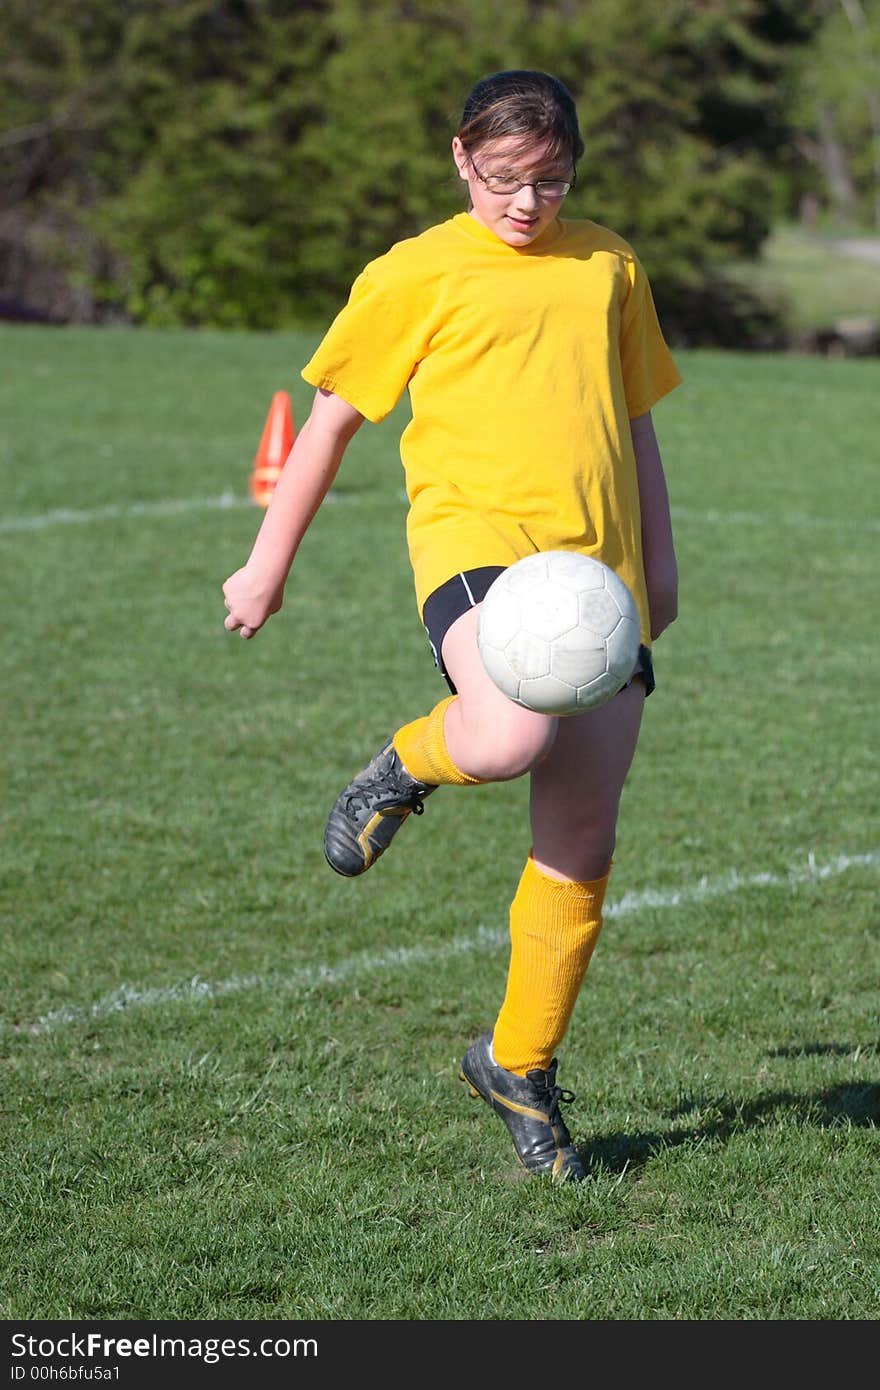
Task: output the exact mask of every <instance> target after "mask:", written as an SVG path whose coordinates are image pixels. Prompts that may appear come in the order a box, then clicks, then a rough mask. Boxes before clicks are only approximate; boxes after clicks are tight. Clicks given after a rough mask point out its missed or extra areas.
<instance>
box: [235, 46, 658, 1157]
mask: <svg viewBox="0 0 880 1390" xmlns="http://www.w3.org/2000/svg"><path fill="white" fill-rule="evenodd" d="M582 153H583V143H582V140H581V137H580V133H579V129H578V120H577V113H576V110H575V107H574V103H573V101H572V98H571V95H570V93H569V92H568V90H567V89H566V87H564V86H563V84H562V83H561V82H559V81H558V80H557V79H556V78H554V77H551V76H550V75H549V74H547V73H543V72H534V71H512V72H500V73H495V74H493V75H492V76H490V77H487V78H485V79H483V80H482V81H480V82H478V83H477V85H476V86H475V87H474V88H473V90H472V91H471V93H470V95H469V97H468V99H467V102H466V104H465V108H464V113H463V117H462V122H461V125H460V127H459V129H458V132H457V134H456V135H455V137H454V139H453V141H452V155H453V159H454V160H455V165H456V168H457V170H458V173H459V175H460V177H461V179H462V180H463V181H464V183H465V184H466V185H467V190H468V194H469V208H468V211H467V212H463V213H459V214H457V215H456V216H454V217H452V218H450V219H449V220H448V221H445V222H442V223H440V224H439V225H437V226H434V227H431V228H430V229H429V230H428V231H426V232H424V233H422V235H421V236H417V237H413V238H410V239H407V240H405V241H402V242H399V243H397V244H396V245H395V246H393V247H392V248H391V250H390V251H389V252H387V254H385V255H384V256H380V257H379V258H378V259H376V260H374V261H372V262H371V263H370V264H369V265H368V266H367V267H366V268H365V270H364V271H363V272H362V273H361V275H360V276H358V278H357V280H356V281H355V283H354V285H353V287H352V290H351V295H350V297H349V300H348V304H347V305H346V307H345V308H344V309H342V311H341V312H340V314H339V315H338V317H337V318H336V320H335V322H334V323H333V324H332V325H331V327H330V329H329V331H328V333H327V335H326V337H325V338H324V340H323V342H322V343H321V344H320V346H319V347H318V349H317V351H316V352H315V354H314V356H313V357H312V359H311V361H310V362H309V363H308V364H307V365H306V367H305V368H304V369H303V372H302V375H303V377H304V378H305V380H306V381H308V382H309V383H310V384H311V385H313V386H315V387H316V388H317V391H316V396H315V400H314V405H313V407H312V411H311V414H310V416H309V418H308V420H307V421H306V423H305V425H304V426H303V428H302V429H301V430H300V433H299V435H298V437H297V439H296V442H295V444H294V447H293V451H292V453H291V456H290V463H289V465H288V466H287V467H285V468H284V469H283V471H282V473H281V477H280V479H279V482H278V484H277V487H276V489H275V492H274V495H273V497H272V501H271V504H270V506H269V508H268V510H267V512H266V515H265V518H264V520H263V523H262V526H261V527H260V531H259V534H258V536H257V539H256V541H255V543H254V547H253V550H252V552H251V555H250V558H249V560H248V562H247V564H246V565H245V566H244V568H243V569H240V570H238V571H236V573H235V574H233V575H232V576H231V577H230V578H229V579H228V580H227V581H226V583H225V585H224V586H223V592H224V595H225V603H226V608H227V609H228V616H227V617H226V620H225V626H226V628H227V629H228V630H229V631H230V632H231V631H237V632H239V634H240V635H241V636H242V637H244V638H250V637H253V635H254V633H255V632H257V631H258V630H259V629H260V627H262V625H263V623H265V621H266V619H267V618H268V617H269V616H270V614H272V613H275V612H277V610H278V609H279V608H280V607H281V601H282V594H283V589H284V585H285V582H286V579H287V575H288V572H289V570H290V566H291V564H292V562H293V559H294V556H295V555H296V551H297V548H298V546H299V544H300V541H301V540H302V538H303V535H304V534H305V532H306V529H307V527H308V525H309V523H310V522H311V520H312V517H313V516H314V515H315V512H316V511H317V509H318V507H319V505H320V503H321V501H322V500H323V498H324V496H325V494H326V492H327V490H328V488H329V487H330V485H331V483H332V482H333V479H334V477H335V475H336V472H337V469H338V467H339V464H340V462H341V459H342V456H343V453H344V451H345V448H346V446H347V444H348V443H349V441H350V440H351V438H352V436H353V435H354V433H355V431H356V430H357V429H358V428H359V427H360V425H361V424H362V423H363V421H364V419H368V420H372V421H379V420H382V419H383V418H384V417H385V416H386V415H387V414H388V413H389V411H391V409H392V408H393V407H394V405H395V404H396V403H397V401H398V400H399V398H400V396H401V394H402V393H403V391H404V389H405V388H408V389H409V394H410V399H411V405H412V420H411V422H410V423H409V424H408V425H407V427H406V429H405V431H404V433H403V436H402V440H401V456H402V460H403V465H404V469H405V473H406V483H407V493H408V497H409V502H410V508H409V512H408V516H407V539H408V545H409V553H410V558H411V561H412V565H413V572H414V577H415V589H416V599H417V603H418V607H419V611H420V613H421V615H422V619H423V622H424V624H425V627H426V629H427V633H428V637H429V640H430V643H431V646H432V648H433V651H434V656H435V660H436V662H437V665H438V667H439V669H440V671H441V672H442V674H443V675H444V677H445V678H446V681H447V684H448V686H449V689H450V692H451V693H450V694H449V695H448V696H447V697H446V698H445V699H443V700H442V701H441V702H440V703H439V704H438V705H437V706H436V707H435V708H434V709H433V710H431V712H430V713H429V714H427V715H425V716H423V717H422V718H419V719H416V720H414V721H413V722H412V723H409V724H406V725H404V726H403V727H402V728H400V729H398V730H397V732H396V733H395V734H394V736H393V738H392V739H391V740H390V741H389V742H388V743H386V744H385V745H384V747H382V748H381V749H380V750H379V752H378V753H377V754H376V755H375V756H374V757H373V759H372V760H371V761H370V763H368V765H367V766H366V767H365V768H364V769H363V770H362V771H361V772H360V773H358V775H357V776H356V777H355V778H354V779H353V780H352V782H350V783H349V785H348V786H347V787H346V788H345V790H344V791H343V792H342V793H341V795H340V796H339V797H338V798H337V800H336V802H335V804H334V806H333V808H332V810H331V812H330V816H329V820H328V822H327V828H326V831H325V836H324V852H325V855H326V858H327V860H328V862H329V863H330V865H331V867H332V868H334V869H335V870H336V871H337V872H338V873H340V874H344V875H346V876H348V877H353V876H356V875H359V874H361V873H363V872H365V870H367V869H368V868H370V866H371V865H372V864H374V863H375V861H376V859H377V858H378V857H379V856H380V855H381V854H382V853H384V851H385V850H386V849H387V848H388V846H389V844H390V843H391V840H392V837H393V836H394V835H395V834H396V832H397V831H398V830H399V829H400V826H401V825H402V824H403V822H404V820H405V819H406V818H407V817H408V816H409V814H410V812H416V813H417V814H421V812H422V811H423V810H424V802H425V799H426V798H427V797H428V796H430V795H431V793H432V792H434V791H435V790H436V788H437V787H439V786H474V785H477V784H479V783H482V782H494V781H505V780H507V779H510V778H513V777H519V776H521V775H522V774H523V773H525V772H528V773H529V775H530V778H531V801H530V819H531V849H530V852H529V855H528V858H527V861H526V865H525V868H524V870H523V874H522V877H521V879H520V881H519V885H518V887H517V889H516V893H515V896H514V898H513V902H512V905H511V908H510V938H511V954H510V963H509V970H508V980H507V990H506V994H505V997H504V1001H503V1003H502V1005H501V1009H500V1012H499V1014H498V1016H497V1018H496V1020H495V1024H494V1028H493V1029H491V1030H490V1031H488V1032H486V1033H485V1034H483V1036H482V1037H480V1038H478V1039H477V1040H476V1041H475V1042H474V1043H473V1044H472V1045H471V1047H470V1048H469V1049H468V1051H467V1052H466V1054H465V1056H464V1059H463V1061H462V1064H461V1073H460V1075H461V1078H462V1080H464V1081H466V1082H467V1083H468V1085H469V1087H470V1090H471V1094H472V1095H474V1096H475V1097H482V1098H483V1099H484V1100H485V1101H486V1102H487V1103H488V1104H489V1105H490V1106H491V1107H492V1108H493V1109H494V1110H495V1111H496V1113H497V1114H498V1115H499V1116H500V1117H501V1118H502V1119H503V1120H504V1122H505V1124H506V1125H507V1127H508V1129H509V1131H510V1134H511V1136H512V1138H513V1143H514V1147H515V1150H516V1153H517V1156H518V1158H519V1159H520V1161H521V1162H522V1163H523V1164H524V1165H525V1167H526V1168H528V1169H529V1170H531V1171H533V1172H539V1173H546V1174H549V1175H550V1176H551V1177H552V1178H553V1179H554V1180H565V1179H581V1178H583V1177H584V1170H583V1167H582V1165H581V1162H580V1160H579V1158H578V1156H577V1153H576V1152H575V1149H574V1147H573V1145H572V1142H571V1138H570V1136H569V1133H568V1130H567V1128H566V1126H565V1124H564V1122H563V1120H562V1118H561V1116H560V1112H559V1102H560V1100H566V1101H568V1100H572V1099H574V1097H573V1096H572V1095H571V1094H570V1092H565V1091H563V1090H562V1089H561V1088H560V1087H559V1086H558V1085H557V1084H556V1068H557V1062H556V1057H555V1052H556V1048H557V1046H558V1044H559V1043H560V1042H561V1040H562V1038H563V1036H564V1034H565V1031H566V1028H567V1026H568V1022H569V1019H570V1017H571V1012H572V1009H573V1007H574V1003H575V1000H576V998H577V995H578V992H579V989H580V987H581V983H582V981H583V978H584V974H585V972H586V969H587V966H588V964H589V961H590V957H591V955H592V952H593V948H594V946H595V944H596V939H597V937H598V935H599V931H600V928H601V924H602V903H603V899H604V896H605V889H606V886H607V882H608V874H609V871H610V867H611V855H612V851H613V849H614V843H615V825H616V820H617V812H618V803H619V800H620V794H621V791H622V788H623V783H624V779H625V777H626V774H627V772H628V770H629V767H630V763H631V761H632V757H633V753H634V751H635V746H636V740H637V738H638V733H639V725H640V722H641V718H642V708H643V705H644V701H645V697H646V695H647V694H649V693H650V692H651V690H652V689H653V687H654V676H653V668H652V663H651V650H650V649H651V643H652V642H653V641H654V639H655V638H656V637H657V636H658V635H659V634H660V633H661V632H662V631H663V629H664V628H665V627H666V626H667V624H668V623H670V622H671V621H672V620H673V619H674V617H675V616H676V602H677V599H676V591H677V572H676V562H675V554H674V549H673V542H672V530H671V525H670V518H669V504H668V498H667V491H666V483H665V479H664V475H663V466H662V463H661V459H660V454H659V450H658V446H657V442H656V438H655V435H654V429H653V426H652V422H651V413H650V412H651V408H652V406H653V405H654V404H655V402H656V401H657V400H659V399H660V398H661V397H662V396H664V395H665V394H666V393H667V392H668V391H670V390H671V389H672V388H673V387H674V386H676V385H677V384H678V382H679V380H680V377H679V375H678V372H677V370H676V368H675V366H674V364H673V362H672V359H671V357H670V354H669V351H668V349H667V347H666V344H665V342H664V340H663V337H662V334H661V331H660V328H659V325H658V322H657V317H656V313H655V310H654V305H653V300H652V297H651V291H650V288H649V286H648V282H647V280H646V277H645V273H644V271H643V269H642V267H641V265H640V264H639V261H638V259H637V258H636V256H635V255H634V253H633V251H632V248H631V247H630V246H629V245H628V244H627V243H626V242H625V241H623V240H622V239H621V238H620V237H619V236H616V235H615V234H614V233H613V232H611V231H608V230H607V229H606V228H604V227H601V226H599V225H597V224H596V223H594V222H591V221H562V220H561V218H560V216H559V214H560V211H561V208H562V206H563V202H564V199H565V196H566V194H567V193H568V191H569V189H570V188H571V187H572V185H573V184H574V182H575V178H576V166H577V161H578V159H579V157H580V156H581V154H582ZM554 549H555V550H565V549H568V550H579V551H583V552H584V553H586V554H589V555H596V556H598V557H599V558H600V559H601V560H603V561H604V562H605V563H606V564H608V565H610V566H611V568H612V569H614V570H615V571H616V572H617V573H618V574H619V575H620V576H621V578H622V579H624V580H625V582H626V583H627V584H628V585H629V587H630V589H631V591H632V593H633V594H634V596H635V598H636V601H637V604H638V607H639V611H640V615H641V622H642V643H643V645H642V648H641V651H640V656H639V660H638V662H637V663H636V667H635V670H634V672H633V677H632V679H631V680H630V682H629V684H628V685H627V686H626V687H625V688H624V689H623V690H622V691H621V692H620V693H619V694H617V695H616V696H614V698H613V699H612V700H610V701H609V702H608V703H606V704H605V705H603V706H601V707H600V708H599V709H597V710H593V711H590V712H589V713H587V714H582V715H577V716H574V717H571V718H567V719H561V720H560V719H556V718H552V717H550V716H547V715H542V714H537V713H534V712H532V711H530V710H526V709H522V708H520V706H518V705H515V704H514V703H513V702H512V701H510V700H508V699H507V698H506V697H505V696H504V695H502V694H501V692H500V691H499V690H498V689H497V688H496V687H495V685H494V684H493V683H492V681H491V680H490V678H489V676H488V675H487V673H486V671H485V669H484V668H483V665H482V662H481V660H480V657H479V653H478V650H477V644H476V633H477V623H478V618H479V608H480V602H481V600H482V599H483V597H484V596H485V594H486V591H487V589H488V587H489V585H490V584H491V582H492V580H493V579H494V578H495V576H496V575H497V574H499V573H500V572H501V570H503V569H504V568H505V567H506V566H508V565H510V564H512V563H513V562H514V561H515V560H518V559H520V558H521V557H522V556H524V555H528V554H531V553H533V552H534V551H540V550H554Z"/></svg>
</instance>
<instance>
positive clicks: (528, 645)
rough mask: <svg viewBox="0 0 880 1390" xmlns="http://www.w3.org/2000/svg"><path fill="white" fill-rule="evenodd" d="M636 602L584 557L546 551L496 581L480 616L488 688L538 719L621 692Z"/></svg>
mask: <svg viewBox="0 0 880 1390" xmlns="http://www.w3.org/2000/svg"><path fill="white" fill-rule="evenodd" d="M639 640H640V623H639V614H638V609H637V608H636V603H635V599H634V598H633V596H632V594H631V593H630V591H629V589H628V587H627V586H626V584H624V582H623V580H622V579H621V578H620V577H619V576H618V575H616V574H615V573H614V571H613V570H611V569H609V568H608V566H607V565H605V564H603V563H602V561H601V560H596V559H594V558H593V557H592V556H589V555H581V554H580V553H579V552H577V551H573V550H545V551H540V552H539V553H538V554H536V555H527V556H526V558H525V559H524V560H518V561H517V562H516V564H513V565H511V566H510V567H509V568H508V569H506V570H504V572H503V573H502V574H499V576H498V578H497V579H496V580H495V581H494V583H493V584H492V586H491V588H490V589H489V591H488V593H487V594H486V597H485V599H484V600H483V606H482V608H481V609H480V618H479V628H478V630H477V645H478V647H479V649H480V656H481V657H482V660H483V665H484V666H485V668H486V670H487V671H488V672H489V675H490V676H491V677H492V680H493V681H494V682H495V684H496V685H497V686H498V688H499V690H501V691H503V692H504V694H505V695H507V696H508V697H509V698H510V699H511V700H513V701H515V703H516V704H518V705H522V706H523V707H524V708H525V709H531V710H537V711H538V712H539V713H540V714H554V715H572V714H583V713H584V712H585V711H586V710H591V709H596V708H598V706H599V705H603V704H604V703H605V701H606V700H610V699H611V697H612V695H616V694H617V692H618V690H620V689H622V687H623V686H624V685H626V682H627V681H628V680H629V678H630V676H631V675H632V671H633V667H634V666H635V663H636V658H637V656H638V654H639Z"/></svg>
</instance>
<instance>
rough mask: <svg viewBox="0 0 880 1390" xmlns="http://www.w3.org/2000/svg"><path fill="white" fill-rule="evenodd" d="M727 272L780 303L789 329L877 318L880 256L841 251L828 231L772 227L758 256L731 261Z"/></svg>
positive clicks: (856, 236) (803, 329) (879, 315)
mask: <svg viewBox="0 0 880 1390" xmlns="http://www.w3.org/2000/svg"><path fill="white" fill-rule="evenodd" d="M842 239H843V240H845V238H842ZM853 239H854V240H858V239H859V234H858V233H854V234H853ZM861 239H862V240H867V238H866V236H865V235H864V234H862V237H861ZM729 274H730V275H731V277H732V278H734V279H736V280H739V281H741V282H742V283H743V284H745V285H748V286H749V287H750V288H751V289H753V290H755V291H757V292H758V293H759V294H760V295H761V296H762V297H764V298H765V299H767V300H768V301H769V302H770V303H771V304H773V305H775V306H776V307H777V308H779V309H780V311H781V316H782V320H783V322H784V323H785V325H786V326H787V328H789V329H790V330H792V331H793V332H809V331H811V330H817V329H827V328H830V327H832V325H834V324H835V323H836V322H838V321H839V320H840V319H847V318H861V317H865V316H867V317H868V318H873V319H874V320H875V321H877V322H880V259H875V260H873V261H869V260H860V259H856V258H855V257H854V256H851V255H844V254H843V253H842V252H841V251H840V250H838V248H837V246H836V244H835V238H833V237H831V236H830V235H829V236H820V235H814V234H811V233H810V232H806V231H803V230H802V229H801V228H800V227H795V226H786V225H782V226H779V227H776V228H775V229H774V231H773V233H772V235H771V236H769V237H768V238H767V241H766V242H765V243H764V245H763V247H762V249H761V255H760V257H759V259H758V260H756V261H743V262H741V263H739V264H737V265H735V266H731V267H730V268H729Z"/></svg>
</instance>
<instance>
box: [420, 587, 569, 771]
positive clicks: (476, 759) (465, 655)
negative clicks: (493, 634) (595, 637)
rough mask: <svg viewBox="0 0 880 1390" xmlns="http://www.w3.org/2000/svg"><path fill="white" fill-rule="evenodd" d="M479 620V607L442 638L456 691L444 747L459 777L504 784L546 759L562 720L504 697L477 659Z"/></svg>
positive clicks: (468, 612)
mask: <svg viewBox="0 0 880 1390" xmlns="http://www.w3.org/2000/svg"><path fill="white" fill-rule="evenodd" d="M479 616H480V605H479V604H477V605H476V606H475V607H473V608H469V609H468V611H467V612H466V613H463V614H462V616H461V617H460V618H458V619H456V621H455V622H454V623H453V624H452V626H451V627H450V629H449V631H448V632H447V633H446V636H445V637H444V639H443V651H442V656H443V664H444V666H445V667H446V670H447V671H448V672H449V676H450V678H451V679H452V681H453V682H454V684H455V688H456V690H457V692H458V698H457V699H456V700H454V701H453V702H452V704H451V705H450V706H449V707H448V709H447V712H446V722H445V734H446V746H447V748H448V750H449V754H450V756H451V758H452V760H453V762H454V763H456V765H457V766H458V767H459V768H461V770H462V772H466V773H468V775H469V776H471V777H479V778H480V779H481V780H483V781H488V782H502V781H508V780H509V779H510V778H513V777H519V776H521V775H522V774H523V773H524V772H528V771H529V770H530V769H531V768H533V767H534V766H535V764H536V763H538V762H539V761H540V760H541V759H542V758H544V757H546V755H547V753H548V751H549V749H550V748H552V746H553V742H554V740H555V738H556V733H557V726H558V725H559V723H560V721H559V720H558V719H554V718H552V717H551V716H550V715H547V714H536V713H535V712H534V711H533V710H527V709H522V708H521V707H520V706H519V705H515V704H514V703H513V701H512V700H508V698H507V696H506V695H502V693H501V691H500V690H499V689H498V687H497V685H495V683H494V681H493V680H492V679H491V677H490V676H489V674H488V672H487V671H486V668H485V667H484V665H483V662H482V660H481V658H480V653H479V649H478V647H477V625H478V623H479Z"/></svg>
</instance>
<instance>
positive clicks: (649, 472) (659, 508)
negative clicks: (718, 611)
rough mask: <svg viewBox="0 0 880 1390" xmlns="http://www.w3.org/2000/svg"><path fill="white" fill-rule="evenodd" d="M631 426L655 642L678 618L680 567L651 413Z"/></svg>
mask: <svg viewBox="0 0 880 1390" xmlns="http://www.w3.org/2000/svg"><path fill="white" fill-rule="evenodd" d="M629 423H630V429H631V430H632V440H633V448H634V450H635V455H636V470H637V473H638V479H639V504H640V509H641V514H642V554H643V558H644V565H645V583H646V585H647V589H648V607H649V609H650V613H651V637H652V639H653V638H655V637H659V636H660V633H661V632H662V631H663V629H664V628H666V627H668V626H669V624H670V623H671V622H674V621H675V619H676V617H677V616H678V566H677V564H676V560H675V547H674V545H673V541H672V519H671V517H670V515H669V494H668V492H667V490H666V478H665V476H664V474H663V462H662V460H661V458H660V448H659V445H658V444H657V436H656V435H655V433H654V422H653V420H652V419H651V412H650V411H648V413H647V414H646V415H637V416H636V417H635V419H633V420H630V422H629Z"/></svg>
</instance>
